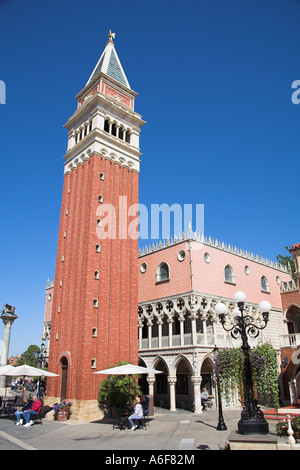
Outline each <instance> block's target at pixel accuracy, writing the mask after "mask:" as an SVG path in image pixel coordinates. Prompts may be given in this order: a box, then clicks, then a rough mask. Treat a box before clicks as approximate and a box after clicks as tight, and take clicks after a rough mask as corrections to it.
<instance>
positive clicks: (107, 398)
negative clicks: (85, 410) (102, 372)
mask: <svg viewBox="0 0 300 470" xmlns="http://www.w3.org/2000/svg"><path fill="white" fill-rule="evenodd" d="M124 364H126V362H117V364H116V365H117V366H121V365H124ZM136 377H137V376H132V377H129V376H128V375H126V376H124V375H109V376H108V377H107V378H105V379H104V380H103V382H102V383H101V384H100V386H99V394H98V401H99V403H100V404H102V405H105V406H107V407H109V408H111V407H118V406H121V405H123V404H125V403H127V402H128V400H129V390H130V401H131V402H132V400H133V399H134V398H135V396H136V395H140V394H141V390H140V387H139V386H138V384H137V378H136Z"/></svg>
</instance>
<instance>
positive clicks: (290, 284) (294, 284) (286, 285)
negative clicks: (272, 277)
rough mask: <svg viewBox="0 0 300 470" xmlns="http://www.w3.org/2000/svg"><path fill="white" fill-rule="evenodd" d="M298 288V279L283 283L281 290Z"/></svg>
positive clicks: (288, 290) (295, 289)
mask: <svg viewBox="0 0 300 470" xmlns="http://www.w3.org/2000/svg"><path fill="white" fill-rule="evenodd" d="M297 290H299V285H298V279H293V280H292V281H288V282H282V283H281V288H280V292H294V291H297Z"/></svg>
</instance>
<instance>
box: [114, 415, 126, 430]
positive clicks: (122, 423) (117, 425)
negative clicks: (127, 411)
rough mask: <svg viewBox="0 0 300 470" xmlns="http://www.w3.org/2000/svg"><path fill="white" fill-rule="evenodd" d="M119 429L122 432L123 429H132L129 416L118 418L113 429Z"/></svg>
mask: <svg viewBox="0 0 300 470" xmlns="http://www.w3.org/2000/svg"><path fill="white" fill-rule="evenodd" d="M115 428H118V429H120V431H121V430H122V429H126V428H128V429H129V428H130V424H129V421H128V416H118V417H117V418H116V419H115V421H114V423H113V429H115Z"/></svg>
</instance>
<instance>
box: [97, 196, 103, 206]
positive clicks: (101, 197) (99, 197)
mask: <svg viewBox="0 0 300 470" xmlns="http://www.w3.org/2000/svg"><path fill="white" fill-rule="evenodd" d="M98 202H99V204H102V203H103V196H102V194H99V196H98Z"/></svg>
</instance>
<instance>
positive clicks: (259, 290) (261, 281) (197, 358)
mask: <svg viewBox="0 0 300 470" xmlns="http://www.w3.org/2000/svg"><path fill="white" fill-rule="evenodd" d="M139 265H140V270H139V360H140V364H141V365H142V364H143V365H146V366H148V367H152V368H158V369H160V370H163V372H164V374H160V375H158V376H157V377H156V378H154V377H149V378H148V382H149V387H148V391H149V393H150V394H153V395H154V396H155V402H156V403H157V404H160V405H162V406H167V407H168V408H170V409H171V410H175V409H176V408H180V407H183V408H188V409H192V408H193V409H194V410H195V411H196V412H198V413H199V412H201V402H200V398H199V397H200V391H201V389H202V388H203V387H204V386H205V387H206V388H207V389H208V392H209V393H210V394H211V395H212V396H213V397H214V399H215V397H216V393H215V384H214V380H213V350H214V347H215V346H217V347H218V348H224V347H238V346H240V342H239V341H238V340H234V339H233V338H232V337H231V336H230V335H229V333H226V332H225V331H224V329H223V328H222V326H221V324H220V322H219V319H218V317H217V315H216V314H215V312H214V306H215V304H216V303H217V302H220V301H222V302H224V303H225V304H226V305H227V306H228V311H229V314H230V313H231V312H232V310H233V309H234V308H235V307H236V304H235V301H234V294H235V292H237V291H243V292H244V293H245V294H246V311H247V312H248V314H250V315H252V316H253V317H254V318H255V319H257V320H259V319H260V318H261V314H260V313H259V310H258V304H259V303H260V302H261V301H262V300H268V301H269V302H270V303H271V305H272V310H271V313H270V320H269V323H268V326H267V328H266V329H265V330H263V331H262V332H261V334H260V336H259V337H258V338H257V339H251V340H250V345H251V346H255V345H256V344H257V343H258V342H259V341H271V343H272V345H273V346H274V348H275V349H276V350H277V352H278V365H279V364H280V347H281V343H280V340H281V336H282V335H283V333H284V332H285V331H286V325H285V323H284V318H283V314H282V306H281V295H280V286H281V284H282V283H286V282H287V283H288V282H290V280H291V274H290V273H289V272H287V269H286V268H284V267H281V266H279V265H278V264H277V263H273V262H271V261H268V260H266V259H264V258H261V257H259V256H256V255H253V254H252V253H247V252H245V251H243V250H239V249H237V248H236V247H231V246H230V245H225V244H224V243H221V242H219V241H217V240H216V241H214V240H212V239H210V238H209V239H207V238H204V237H198V236H197V235H193V234H190V235H189V236H188V237H187V238H186V237H185V235H184V234H183V236H182V238H181V240H175V241H174V240H173V241H172V242H167V243H165V244H164V245H163V244H162V243H160V244H159V245H158V246H157V247H156V248H155V247H154V246H152V247H149V249H148V248H147V249H146V250H143V251H142V252H140V256H139ZM143 385H144V387H147V384H146V383H144V384H143ZM227 405H228V406H231V405H234V403H228V404H227Z"/></svg>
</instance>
